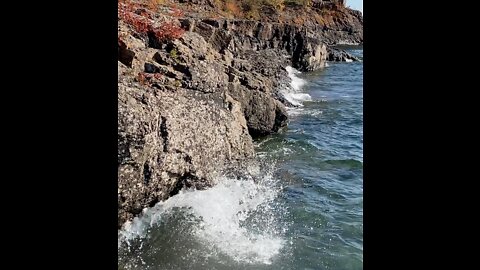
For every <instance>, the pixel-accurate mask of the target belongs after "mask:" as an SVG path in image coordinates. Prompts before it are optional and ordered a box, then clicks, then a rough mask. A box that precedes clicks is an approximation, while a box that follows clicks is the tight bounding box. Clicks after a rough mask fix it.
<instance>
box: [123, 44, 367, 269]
mask: <svg viewBox="0 0 480 270" xmlns="http://www.w3.org/2000/svg"><path fill="white" fill-rule="evenodd" d="M349 51H350V52H351V53H353V54H356V55H357V56H359V57H362V56H363V51H362V50H361V49H357V50H352V49H350V50H349ZM297 76H298V77H300V78H302V79H304V80H305V81H306V84H305V85H304V86H303V87H302V88H301V89H300V92H301V93H306V94H309V95H310V97H311V98H310V101H303V107H299V108H293V109H289V114H290V123H289V126H288V129H287V130H286V131H285V132H284V133H282V134H277V135H272V136H268V137H266V138H263V139H262V140H259V141H256V142H255V144H256V145H257V147H256V148H257V149H256V150H257V154H258V157H259V159H260V160H262V161H265V163H267V164H272V165H271V166H267V169H265V170H260V172H259V173H260V175H261V176H262V177H260V178H259V179H262V180H258V179H257V180H256V181H252V180H248V179H246V180H234V179H219V184H218V185H216V186H214V187H212V188H210V189H208V190H205V191H186V192H185V193H182V192H181V193H180V194H179V195H176V196H174V197H172V198H170V199H169V200H167V201H166V202H165V203H159V204H157V206H155V207H154V208H152V209H151V210H150V215H149V216H148V215H147V216H148V218H142V219H139V221H138V222H137V223H136V224H137V225H138V227H135V228H137V229H130V230H126V231H127V232H129V233H130V232H134V233H133V235H135V233H136V231H142V229H138V228H146V229H145V230H144V231H142V232H141V233H138V234H139V235H140V237H138V238H135V237H132V239H133V240H129V245H125V242H123V244H122V246H120V244H119V256H120V264H119V269H209V270H210V269H219V270H220V269H222V270H223V269H227V270H234V269H238V270H240V269H252V270H253V269H271V270H273V269H285V270H287V269H288V270H291V269H331V270H335V269H339V270H340V269H342V270H346V269H347V270H349V269H352V270H353V269H363V63H362V62H352V63H344V62H343V63H329V66H328V67H326V68H324V69H322V70H319V71H316V72H312V73H304V74H299V75H297ZM301 93H298V92H297V94H300V96H302V95H301ZM268 167H270V168H271V169H268ZM137 225H136V226H137ZM128 237H131V234H129V236H128ZM128 237H127V238H128ZM119 243H120V242H119Z"/></svg>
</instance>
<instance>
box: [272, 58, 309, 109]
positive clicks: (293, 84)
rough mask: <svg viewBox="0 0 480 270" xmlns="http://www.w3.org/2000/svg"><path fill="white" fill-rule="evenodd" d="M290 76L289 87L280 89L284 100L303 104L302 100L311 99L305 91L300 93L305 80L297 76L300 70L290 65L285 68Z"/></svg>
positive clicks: (298, 104)
mask: <svg viewBox="0 0 480 270" xmlns="http://www.w3.org/2000/svg"><path fill="white" fill-rule="evenodd" d="M285 69H286V70H287V72H288V77H289V78H290V87H288V88H284V89H282V90H280V92H281V93H282V94H283V96H284V97H285V99H286V100H288V101H289V102H290V103H292V104H293V105H295V106H300V107H301V106H303V102H304V101H311V100H312V97H311V96H310V95H309V94H307V93H302V92H301V91H302V88H303V86H305V84H307V81H305V80H304V79H302V78H300V77H298V76H297V74H300V73H301V72H300V71H298V70H296V69H294V68H293V67H291V66H287V67H286V68H285Z"/></svg>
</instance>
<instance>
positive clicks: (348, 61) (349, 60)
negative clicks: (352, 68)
mask: <svg viewBox="0 0 480 270" xmlns="http://www.w3.org/2000/svg"><path fill="white" fill-rule="evenodd" d="M345 62H347V63H350V62H353V60H352V59H348V58H347V59H345Z"/></svg>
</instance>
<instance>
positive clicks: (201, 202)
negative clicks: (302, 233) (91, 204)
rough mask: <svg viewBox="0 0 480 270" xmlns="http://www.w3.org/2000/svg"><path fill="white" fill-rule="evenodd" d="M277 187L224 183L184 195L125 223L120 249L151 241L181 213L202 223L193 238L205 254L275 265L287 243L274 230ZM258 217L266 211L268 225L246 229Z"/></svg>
mask: <svg viewBox="0 0 480 270" xmlns="http://www.w3.org/2000/svg"><path fill="white" fill-rule="evenodd" d="M274 182H275V180H274V179H273V178H272V177H271V175H267V176H265V177H263V178H262V180H259V181H253V180H252V179H249V180H235V179H229V178H226V177H222V178H220V179H218V183H217V184H216V185H215V186H213V187H212V188H209V189H206V190H182V191H180V193H179V194H177V195H175V196H173V197H171V198H169V199H168V200H166V201H164V202H160V203H158V204H157V205H155V206H154V207H152V208H150V209H146V210H144V212H143V214H142V216H141V217H139V218H135V219H134V220H133V221H132V222H128V223H126V224H125V225H124V227H123V229H122V230H121V231H120V232H119V239H118V240H119V243H118V245H119V248H120V247H121V246H122V245H125V244H127V245H129V244H130V242H131V241H132V240H135V239H139V238H140V239H142V238H144V237H146V236H147V234H148V232H147V231H148V230H149V229H150V228H152V226H155V225H156V224H159V223H160V222H161V221H162V217H164V216H166V214H168V213H169V212H171V211H172V210H173V209H179V208H181V209H184V210H185V211H187V212H188V213H189V214H190V215H191V216H193V217H194V218H196V219H197V220H199V222H198V223H197V224H196V225H195V226H194V227H193V229H192V230H193V231H192V236H193V237H194V238H195V239H196V241H197V242H199V243H202V245H203V246H205V248H210V247H212V246H213V247H214V248H215V249H216V250H218V251H219V252H220V253H222V254H225V255H227V256H229V257H230V258H232V259H234V260H235V261H239V262H244V263H245V262H246V263H264V264H271V261H272V258H273V257H274V256H275V255H277V254H279V252H280V250H281V248H282V247H283V245H284V242H285V241H284V239H282V237H281V236H280V235H279V234H277V231H276V229H275V225H274V224H277V222H275V220H274V219H275V218H274V215H273V213H274V208H275V204H274V203H273V201H274V199H275V198H276V196H277V195H278V193H279V188H275V186H277V185H276V184H275V183H274ZM255 211H264V213H262V215H261V216H262V217H261V218H262V222H263V223H264V224H262V225H260V227H262V228H263V229H262V230H252V228H251V227H248V226H245V224H246V221H247V220H248V219H251V218H252V216H253V215H254V212H255ZM257 214H258V213H257ZM265 216H270V218H271V220H270V221H269V222H267V223H268V224H265ZM266 220H268V219H266ZM257 225H258V224H257Z"/></svg>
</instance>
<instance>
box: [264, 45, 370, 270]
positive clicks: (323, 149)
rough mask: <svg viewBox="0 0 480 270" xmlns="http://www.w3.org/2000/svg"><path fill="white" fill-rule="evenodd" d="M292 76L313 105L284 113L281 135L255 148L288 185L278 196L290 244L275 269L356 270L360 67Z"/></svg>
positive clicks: (359, 263)
mask: <svg viewBox="0 0 480 270" xmlns="http://www.w3.org/2000/svg"><path fill="white" fill-rule="evenodd" d="M349 51H350V52H351V53H353V54H355V55H357V56H359V57H363V51H362V50H349ZM298 76H299V77H301V78H303V79H305V80H306V81H307V84H306V86H305V87H304V90H303V91H304V92H306V93H308V94H309V95H310V96H311V97H312V101H306V102H304V103H303V104H304V107H301V108H296V109H293V110H289V111H290V114H291V119H290V124H289V128H288V130H287V131H286V133H284V134H282V135H275V136H271V137H269V138H266V139H264V140H262V141H260V142H259V147H258V149H257V150H258V152H259V154H260V155H262V156H265V157H266V158H268V159H272V160H277V161H278V162H277V167H278V170H279V171H278V175H279V176H278V177H280V178H282V179H284V181H287V182H288V183H289V184H287V187H286V188H285V190H284V193H283V196H282V197H283V200H284V201H285V203H286V205H288V209H289V216H288V218H289V219H291V220H292V221H293V224H292V225H291V229H290V230H289V231H288V233H287V237H290V238H291V239H292V241H293V243H292V244H291V246H290V248H291V252H290V255H289V256H288V257H289V258H284V259H283V260H280V261H279V262H278V263H279V266H281V265H283V266H285V265H288V266H287V267H284V269H363V63H362V62H352V63H344V62H342V63H329V66H328V67H327V68H325V69H322V70H320V71H317V72H313V73H307V74H300V75H298ZM281 261H283V262H281Z"/></svg>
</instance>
